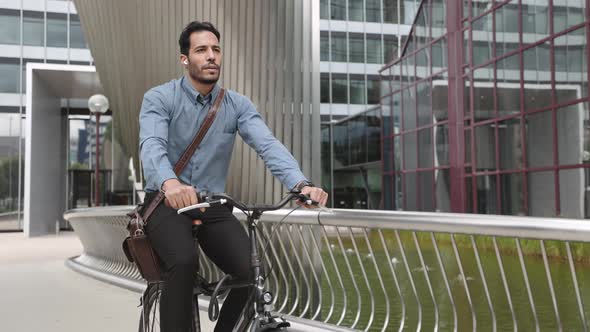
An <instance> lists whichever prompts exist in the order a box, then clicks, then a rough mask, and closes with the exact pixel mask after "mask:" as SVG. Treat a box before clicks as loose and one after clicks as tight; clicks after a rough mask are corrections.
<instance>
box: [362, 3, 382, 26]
mask: <svg viewBox="0 0 590 332" xmlns="http://www.w3.org/2000/svg"><path fill="white" fill-rule="evenodd" d="M365 4H366V15H367V17H366V21H367V22H376V23H381V0H365Z"/></svg>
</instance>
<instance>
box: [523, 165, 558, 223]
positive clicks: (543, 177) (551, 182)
mask: <svg viewBox="0 0 590 332" xmlns="http://www.w3.org/2000/svg"><path fill="white" fill-rule="evenodd" d="M528 194H529V197H528V202H529V215H531V216H535V217H555V216H556V213H555V176H554V173H553V172H534V173H529V174H528Z"/></svg>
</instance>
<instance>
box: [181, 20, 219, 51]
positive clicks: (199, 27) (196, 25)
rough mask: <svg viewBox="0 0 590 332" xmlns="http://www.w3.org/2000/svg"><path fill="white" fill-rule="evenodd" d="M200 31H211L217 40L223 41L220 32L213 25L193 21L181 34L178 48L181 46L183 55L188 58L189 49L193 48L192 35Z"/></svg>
mask: <svg viewBox="0 0 590 332" xmlns="http://www.w3.org/2000/svg"><path fill="white" fill-rule="evenodd" d="M198 31H210V32H211V33H213V34H214V35H215V37H217V40H219V41H221V35H220V34H219V31H217V29H215V27H214V26H213V24H211V23H209V22H199V21H192V22H191V23H189V24H188V25H187V26H186V27H185V28H184V29H183V30H182V32H181V33H180V38H179V39H178V46H180V53H181V54H184V55H186V56H188V49H189V48H190V47H191V34H192V33H193V32H198Z"/></svg>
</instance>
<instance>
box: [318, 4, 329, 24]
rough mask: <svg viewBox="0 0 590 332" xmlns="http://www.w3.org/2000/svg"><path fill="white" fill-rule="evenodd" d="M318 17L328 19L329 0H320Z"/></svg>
mask: <svg viewBox="0 0 590 332" xmlns="http://www.w3.org/2000/svg"><path fill="white" fill-rule="evenodd" d="M320 19H322V20H328V19H330V0H320Z"/></svg>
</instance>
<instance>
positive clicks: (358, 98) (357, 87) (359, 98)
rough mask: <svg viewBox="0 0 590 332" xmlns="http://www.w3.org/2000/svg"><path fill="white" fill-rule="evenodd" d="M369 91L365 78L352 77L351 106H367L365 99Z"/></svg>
mask: <svg viewBox="0 0 590 332" xmlns="http://www.w3.org/2000/svg"><path fill="white" fill-rule="evenodd" d="M366 92H367V90H366V88H365V78H364V77H363V76H357V75H351V76H350V103H351V104H366V103H367V99H366V98H365V94H366Z"/></svg>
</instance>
